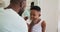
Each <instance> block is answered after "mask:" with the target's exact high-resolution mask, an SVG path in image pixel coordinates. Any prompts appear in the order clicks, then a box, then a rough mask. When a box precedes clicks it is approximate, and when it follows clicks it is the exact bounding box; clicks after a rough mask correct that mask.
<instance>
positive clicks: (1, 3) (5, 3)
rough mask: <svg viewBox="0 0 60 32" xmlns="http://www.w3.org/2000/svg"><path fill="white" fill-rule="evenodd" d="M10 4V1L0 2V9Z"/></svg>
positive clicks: (2, 0)
mask: <svg viewBox="0 0 60 32" xmlns="http://www.w3.org/2000/svg"><path fill="white" fill-rule="evenodd" d="M9 4H10V0H0V7H3V8H6V7H8V6H9Z"/></svg>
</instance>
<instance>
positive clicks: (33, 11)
mask: <svg viewBox="0 0 60 32" xmlns="http://www.w3.org/2000/svg"><path fill="white" fill-rule="evenodd" d="M31 12H38V13H39V12H40V11H38V10H31Z"/></svg>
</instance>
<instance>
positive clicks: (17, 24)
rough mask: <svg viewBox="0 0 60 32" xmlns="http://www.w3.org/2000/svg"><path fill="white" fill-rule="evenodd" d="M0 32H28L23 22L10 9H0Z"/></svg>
mask: <svg viewBox="0 0 60 32" xmlns="http://www.w3.org/2000/svg"><path fill="white" fill-rule="evenodd" d="M0 32H28V28H27V24H26V22H25V20H24V19H23V18H22V17H20V16H19V15H18V14H17V13H16V12H15V11H14V10H12V9H7V10H4V9H1V8H0Z"/></svg>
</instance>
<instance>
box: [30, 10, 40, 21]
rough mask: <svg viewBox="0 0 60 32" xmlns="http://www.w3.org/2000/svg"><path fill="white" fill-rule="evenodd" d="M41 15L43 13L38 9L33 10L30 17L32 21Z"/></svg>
mask: <svg viewBox="0 0 60 32" xmlns="http://www.w3.org/2000/svg"><path fill="white" fill-rule="evenodd" d="M40 15H41V13H40V12H38V11H36V10H31V13H30V19H31V20H32V21H36V20H38V19H39V17H40Z"/></svg>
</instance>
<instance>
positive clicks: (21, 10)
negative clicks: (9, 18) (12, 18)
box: [19, 1, 26, 16]
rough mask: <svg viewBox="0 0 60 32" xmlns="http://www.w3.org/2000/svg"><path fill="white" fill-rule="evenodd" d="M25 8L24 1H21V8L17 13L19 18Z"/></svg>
mask: <svg viewBox="0 0 60 32" xmlns="http://www.w3.org/2000/svg"><path fill="white" fill-rule="evenodd" d="M25 7H26V1H23V2H22V6H21V7H20V11H19V15H20V16H21V15H22V13H23V12H24V10H25Z"/></svg>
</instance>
